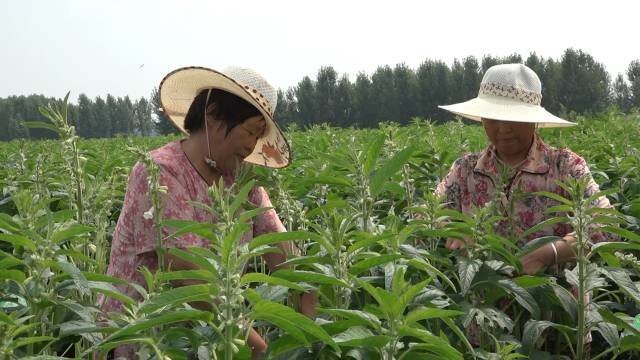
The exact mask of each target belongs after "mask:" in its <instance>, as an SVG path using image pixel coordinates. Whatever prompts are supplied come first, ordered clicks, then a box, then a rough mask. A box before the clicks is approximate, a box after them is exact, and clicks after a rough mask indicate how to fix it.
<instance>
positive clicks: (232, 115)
mask: <svg viewBox="0 0 640 360" xmlns="http://www.w3.org/2000/svg"><path fill="white" fill-rule="evenodd" d="M208 91H209V90H208V89H204V90H202V91H201V92H200V93H199V94H198V95H197V96H196V97H195V98H194V99H193V102H192V103H191V106H189V111H187V116H186V117H185V119H184V128H185V129H186V130H187V132H188V133H189V134H193V133H194V132H197V131H198V130H200V129H202V128H203V127H204V124H203V120H204V111H205V108H207V107H208V106H209V105H210V104H215V109H214V113H213V116H214V117H215V118H216V119H217V120H220V121H222V122H223V123H224V124H225V125H226V127H227V134H229V131H231V129H233V128H234V127H236V126H238V125H240V124H242V123H243V122H245V120H247V119H248V118H250V117H252V116H257V115H260V111H259V110H258V109H257V108H256V107H255V106H253V105H251V104H249V103H248V102H247V101H245V100H244V99H242V98H240V97H238V96H236V95H233V94H231V93H228V92H226V91H224V90H218V89H212V90H211V94H210V95H209V102H208V103H207V104H206V106H205V101H206V100H207V92H208Z"/></svg>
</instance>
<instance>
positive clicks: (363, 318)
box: [318, 308, 380, 330]
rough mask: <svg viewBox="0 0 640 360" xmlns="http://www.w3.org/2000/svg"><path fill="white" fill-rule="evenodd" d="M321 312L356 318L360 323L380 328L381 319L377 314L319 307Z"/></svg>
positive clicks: (349, 318)
mask: <svg viewBox="0 0 640 360" xmlns="http://www.w3.org/2000/svg"><path fill="white" fill-rule="evenodd" d="M318 312H319V313H325V314H329V315H333V316H338V317H342V318H344V319H347V320H355V321H357V322H358V324H359V325H366V326H369V327H370V328H373V329H376V330H378V329H380V319H378V317H377V316H375V315H373V314H371V313H368V312H366V311H361V310H345V309H322V308H321V309H318Z"/></svg>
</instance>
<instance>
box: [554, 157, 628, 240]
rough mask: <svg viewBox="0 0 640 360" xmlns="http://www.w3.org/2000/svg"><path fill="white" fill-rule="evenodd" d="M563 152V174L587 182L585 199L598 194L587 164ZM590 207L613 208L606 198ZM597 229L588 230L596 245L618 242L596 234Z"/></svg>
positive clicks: (611, 236) (609, 235)
mask: <svg viewBox="0 0 640 360" xmlns="http://www.w3.org/2000/svg"><path fill="white" fill-rule="evenodd" d="M564 151H566V152H567V154H566V156H564V157H563V159H564V160H565V161H564V164H562V165H563V167H564V169H563V172H564V173H565V174H569V176H570V177H571V178H574V179H584V180H586V181H587V187H586V189H585V193H584V196H585V197H588V196H591V195H593V194H596V193H598V192H599V191H600V186H598V184H597V183H596V182H595V180H594V179H593V176H592V175H591V171H590V170H589V166H588V165H587V162H586V161H585V160H584V159H583V158H582V157H580V156H579V155H578V154H576V153H574V152H571V151H568V150H564ZM592 205H593V206H594V207H599V208H603V209H610V208H613V206H612V205H611V203H610V202H609V199H608V198H607V197H606V196H600V197H598V198H597V199H596V200H595V201H594V203H593V204H592ZM598 227H599V225H593V226H592V227H591V228H590V230H591V231H592V233H591V240H592V241H593V242H594V243H598V242H601V241H617V240H619V239H618V237H617V236H614V235H611V234H606V233H602V232H598V231H597V228H598Z"/></svg>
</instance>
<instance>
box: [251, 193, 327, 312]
mask: <svg viewBox="0 0 640 360" xmlns="http://www.w3.org/2000/svg"><path fill="white" fill-rule="evenodd" d="M250 200H251V202H252V203H253V204H255V205H256V206H259V207H272V206H273V205H272V204H271V200H270V199H269V195H267V192H266V191H265V190H264V189H263V188H262V187H256V188H255V189H254V190H253V191H252V193H251V199H250ZM285 231H287V229H286V228H285V227H284V225H283V224H282V221H280V218H279V217H278V214H277V213H276V211H275V210H274V209H270V210H268V211H266V212H264V213H262V214H260V215H258V216H256V217H255V218H254V224H253V233H254V235H256V236H257V235H261V234H268V233H274V232H285ZM277 247H278V248H279V249H280V252H278V253H267V254H264V255H262V258H263V259H264V261H265V263H266V264H267V266H268V267H269V270H270V271H276V270H278V269H281V268H282V263H283V262H285V261H286V260H287V257H289V256H300V249H298V247H297V246H296V245H295V244H294V243H293V242H291V241H287V242H282V243H278V245H277ZM285 266H286V265H285ZM317 304H318V296H317V294H316V293H315V292H305V293H302V294H300V308H299V309H297V310H299V311H300V312H301V313H302V314H304V315H306V316H307V317H310V318H314V317H315V315H316V305H317Z"/></svg>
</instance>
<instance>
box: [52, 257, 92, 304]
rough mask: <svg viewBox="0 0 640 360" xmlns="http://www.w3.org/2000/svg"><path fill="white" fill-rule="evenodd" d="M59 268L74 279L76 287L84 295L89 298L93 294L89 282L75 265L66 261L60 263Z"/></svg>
mask: <svg viewBox="0 0 640 360" xmlns="http://www.w3.org/2000/svg"><path fill="white" fill-rule="evenodd" d="M58 266H60V268H61V269H62V271H64V272H65V273H67V274H69V276H71V278H72V279H73V282H74V283H75V285H76V288H77V289H78V291H80V293H81V294H82V295H85V296H88V295H89V294H91V290H89V282H88V280H87V278H86V277H84V274H83V273H82V272H81V271H80V269H78V268H77V267H76V266H75V265H74V264H72V263H69V262H66V261H58Z"/></svg>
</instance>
